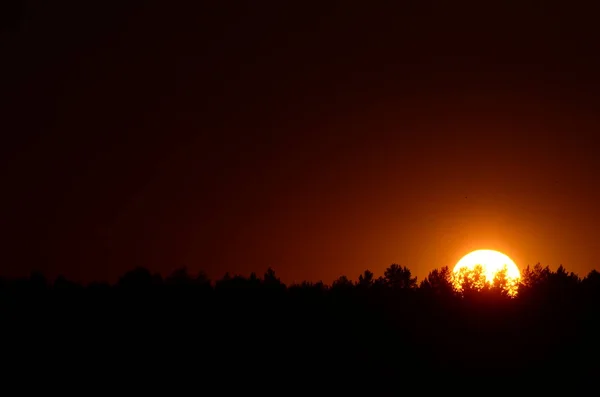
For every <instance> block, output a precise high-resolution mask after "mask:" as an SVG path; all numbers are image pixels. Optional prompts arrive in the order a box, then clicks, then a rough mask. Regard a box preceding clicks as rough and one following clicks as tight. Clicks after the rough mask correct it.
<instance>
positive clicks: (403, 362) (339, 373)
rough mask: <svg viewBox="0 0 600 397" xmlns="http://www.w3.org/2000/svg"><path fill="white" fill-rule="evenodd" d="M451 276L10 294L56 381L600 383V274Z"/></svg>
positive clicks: (14, 324) (137, 285)
mask: <svg viewBox="0 0 600 397" xmlns="http://www.w3.org/2000/svg"><path fill="white" fill-rule="evenodd" d="M477 271H478V270H477V269H476V270H474V271H472V272H471V274H470V275H469V277H471V280H475V279H477V277H478V275H477V274H475V273H477ZM451 276H452V273H451V272H450V270H449V269H448V268H447V267H444V268H441V269H436V270H433V271H432V272H431V273H430V274H429V275H428V276H427V278H425V279H424V280H421V281H420V282H418V280H417V279H416V277H413V276H412V274H411V272H410V270H409V269H408V268H406V267H402V266H398V265H391V266H390V267H389V268H388V269H386V270H385V273H384V275H381V276H377V277H376V276H375V275H374V274H373V273H372V272H370V271H368V270H366V271H365V272H364V273H363V274H361V275H359V276H358V278H357V279H356V280H350V279H349V278H347V277H346V276H342V277H340V278H338V279H337V280H336V281H335V282H334V283H333V284H332V285H330V286H329V285H325V284H323V283H321V282H319V283H309V282H304V283H301V284H294V285H285V284H284V283H282V282H281V281H280V279H279V278H278V277H277V275H276V273H275V272H274V271H273V270H272V269H270V268H269V269H268V270H267V271H266V273H265V274H264V275H263V276H257V275H256V274H254V273H253V274H251V275H249V276H248V277H244V276H240V275H230V274H226V275H225V276H224V277H222V278H221V279H218V280H214V281H213V282H211V280H209V279H208V278H207V277H206V276H205V275H204V274H202V273H201V274H198V275H191V274H188V272H187V271H186V269H185V268H182V269H179V270H176V271H174V272H173V273H172V274H170V275H168V276H167V277H162V276H161V275H158V274H152V273H150V272H149V271H148V270H146V269H144V268H136V269H133V270H131V271H129V272H127V273H125V274H124V275H123V276H122V277H121V278H120V279H119V281H118V282H117V283H116V284H113V285H109V284H106V283H91V284H88V285H85V286H83V285H80V284H77V283H73V282H70V281H68V280H67V279H65V278H63V277H59V278H57V279H56V280H54V281H53V282H50V281H48V280H46V279H45V278H44V276H43V275H41V274H32V275H31V277H29V278H25V279H14V280H6V279H5V280H2V283H1V284H0V307H1V309H2V311H1V316H2V321H3V330H4V332H5V339H4V340H5V341H6V342H9V343H8V344H7V346H8V347H7V349H6V350H5V351H6V353H8V352H9V351H11V350H12V353H14V354H15V355H16V356H20V359H21V360H22V361H25V362H27V361H29V360H31V359H32V357H36V360H41V359H42V357H44V356H46V357H47V354H50V353H45V352H52V353H51V354H52V356H51V357H54V358H53V359H52V360H58V359H59V357H60V360H59V361H52V360H51V363H49V362H46V363H47V365H50V367H48V368H46V370H47V371H50V372H52V373H54V371H57V372H61V371H68V372H71V371H75V372H73V373H79V372H78V371H81V370H82V369H83V368H85V371H84V372H86V371H87V372H91V373H92V374H94V373H95V374H96V376H97V375H99V374H101V373H106V374H117V373H121V372H122V371H124V372H125V373H130V372H131V371H141V372H140V373H141V374H142V376H143V378H144V379H145V380H144V382H148V381H149V379H151V378H152V376H159V377H162V378H164V377H169V376H174V377H175V379H177V378H178V377H186V376H193V379H196V380H202V382H208V381H210V380H211V379H215V378H214V377H225V378H229V379H231V380H230V382H231V387H234V386H236V385H237V386H238V387H242V386H241V384H242V383H243V382H245V381H243V380H242V379H246V378H247V377H250V378H253V377H268V378H269V379H270V380H269V382H277V384H279V385H281V387H289V388H292V389H294V388H297V389H296V390H299V389H301V388H304V387H311V388H312V387H319V385H331V384H337V383H341V384H344V385H339V386H338V387H339V388H340V390H341V389H343V388H344V387H348V386H349V384H351V383H352V382H359V383H360V382H367V380H371V382H373V383H372V384H371V385H370V386H369V390H370V393H372V394H379V393H392V394H395V393H396V392H397V391H398V390H397V389H398V388H399V387H401V386H399V385H398V383H397V382H403V381H407V382H408V381H409V380H411V379H413V378H415V377H416V378H419V377H424V378H428V377H434V378H436V379H437V378H439V379H442V378H443V379H454V380H455V381H457V382H460V381H465V382H470V381H474V380H476V379H479V380H480V381H484V380H486V379H487V380H489V381H492V380H495V381H498V382H500V381H501V380H502V379H504V378H505V377H506V376H510V377H511V379H521V380H520V382H524V381H530V382H534V381H536V379H538V380H539V379H548V377H549V376H550V375H549V374H553V373H556V374H560V375H559V379H556V381H555V384H556V385H558V384H562V383H561V382H573V381H575V380H580V381H587V382H590V381H592V380H593V379H596V376H597V373H598V372H597V371H598V370H599V369H600V367H599V365H598V361H597V357H598V354H599V353H600V349H599V347H598V346H599V345H598V343H597V337H598V332H599V331H600V322H599V321H598V318H599V315H600V273H598V272H596V271H592V272H590V273H589V274H588V275H587V276H586V277H584V278H583V279H582V278H580V277H578V276H577V275H575V274H573V273H569V272H568V271H567V270H565V269H564V268H563V267H562V266H561V267H559V268H558V269H557V270H556V271H552V270H550V269H549V268H548V267H542V266H541V265H539V264H538V265H536V266H534V267H532V268H529V267H528V268H527V269H525V270H524V272H523V277H522V280H521V283H520V285H519V293H518V295H517V296H516V297H510V296H509V295H508V294H507V293H506V290H505V289H504V288H503V284H502V282H501V277H498V278H497V279H496V281H495V283H494V284H492V285H489V284H485V285H484V286H483V287H482V286H481V284H480V285H479V286H477V285H476V283H474V282H473V283H469V282H467V283H466V284H464V285H463V288H462V290H461V292H457V291H456V289H455V288H454V287H453V286H452V282H451ZM6 356H7V357H8V355H6ZM106 365H108V366H110V368H106V367H105V366H106ZM63 366H64V368H63ZM61 368H63V369H61ZM103 368H104V369H103ZM151 374H155V375H151ZM78 376H79V375H78ZM106 376H108V377H109V378H110V379H111V382H112V381H115V380H114V378H112V377H113V375H106ZM557 376H558V375H557ZM219 379H220V378H219ZM386 379H387V380H391V379H397V381H390V382H389V383H388V382H386V381H385V380H386ZM431 382H434V384H433V385H432V386H431V387H439V386H440V385H438V384H436V383H435V382H438V381H437V380H436V381H431ZM440 382H441V380H440ZM534 383H535V382H534ZM146 386H148V385H146ZM366 386H367V384H359V385H356V387H366ZM407 387H408V386H407ZM410 387H413V386H410ZM242 388H243V387H242ZM268 390H270V391H271V392H273V390H272V389H268ZM344 390H345V389H344Z"/></svg>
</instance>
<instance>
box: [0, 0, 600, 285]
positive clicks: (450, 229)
mask: <svg viewBox="0 0 600 397" xmlns="http://www.w3.org/2000/svg"><path fill="white" fill-rule="evenodd" d="M81 3H85V4H81ZM105 3H111V2H99V1H98V2H97V1H91V2H79V1H71V0H69V1H65V0H58V1H55V2H51V3H49V2H42V1H20V2H18V1H17V2H12V3H11V2H8V3H7V4H8V5H3V6H2V7H5V9H4V10H1V12H0V14H1V15H3V17H2V20H1V22H0V23H1V28H2V33H1V36H0V37H1V45H2V48H1V50H2V54H3V55H2V66H0V68H1V70H0V72H1V73H0V76H1V77H0V84H1V87H2V90H1V92H2V94H0V105H1V109H2V110H0V112H1V113H0V116H1V118H0V119H1V120H3V121H2V124H1V128H2V131H3V133H2V137H3V138H2V144H1V145H0V177H1V180H2V194H1V196H0V219H1V222H0V274H2V275H6V276H14V275H26V274H29V272H31V271H33V270H36V271H42V272H44V273H45V274H46V275H48V276H49V277H56V276H57V275H59V274H63V275H65V276H66V277H68V278H70V279H74V280H78V281H82V282H88V281H91V280H108V281H114V280H116V279H117V277H118V276H120V275H121V274H122V273H124V272H125V271H127V270H130V269H132V268H133V267H136V266H145V267H148V268H149V269H150V270H151V271H154V272H160V273H162V274H163V275H166V274H168V273H170V272H171V271H172V270H174V269H176V268H179V267H182V266H186V267H187V268H188V269H189V271H190V272H192V273H196V272H198V271H200V270H202V271H205V272H206V273H207V274H208V275H209V276H210V277H212V278H218V277H221V276H222V275H223V274H224V273H225V272H226V271H228V272H230V273H236V274H242V275H248V274H249V273H250V272H253V271H254V272H257V273H258V274H262V273H263V272H264V271H265V270H266V269H267V268H268V267H272V268H273V269H275V271H276V273H277V274H278V275H279V276H280V277H281V278H282V280H283V281H284V282H288V283H290V282H297V281H302V280H311V281H317V280H323V281H325V282H331V281H332V280H333V279H335V278H337V277H338V276H340V275H347V276H348V277H350V278H353V279H356V278H357V277H358V275H359V274H360V273H361V272H362V271H364V270H365V269H370V270H372V271H373V272H375V274H376V275H381V274H382V273H383V271H384V269H385V268H386V267H387V266H389V265H390V264H392V263H397V264H400V265H402V266H407V267H409V268H410V269H411V270H412V271H413V273H414V274H415V275H417V276H418V277H419V279H422V278H423V277H424V276H426V275H427V273H428V272H429V271H431V270H432V269H434V268H436V267H441V266H446V265H448V266H453V265H454V264H455V263H456V262H457V261H458V260H459V259H460V258H461V257H462V256H463V255H465V254H467V253H468V252H470V251H472V250H475V249H482V248H486V249H496V250H499V251H502V252H503V253H505V254H507V255H509V256H510V257H511V258H512V259H513V260H514V261H515V262H516V263H517V265H519V266H521V267H523V266H526V265H533V264H535V263H537V262H541V263H542V264H543V265H549V266H551V267H552V268H556V267H557V266H558V265H560V264H563V265H564V266H565V267H566V268H567V269H568V270H570V271H574V272H575V273H578V274H579V275H581V276H584V275H585V274H587V273H588V272H589V271H590V270H592V269H594V268H598V267H597V263H596V258H595V257H596V255H597V253H596V250H597V249H598V248H599V246H598V243H597V236H598V234H599V233H600V223H599V222H600V211H599V210H598V206H597V203H598V202H600V188H598V183H597V181H598V177H597V176H596V175H597V170H600V160H599V159H598V149H599V146H600V145H599V143H597V141H598V139H597V137H596V135H597V132H598V127H599V126H600V121H599V120H598V116H599V114H600V113H599V111H600V107H599V105H600V103H599V101H600V100H599V99H598V98H600V95H598V94H599V91H600V78H599V77H598V73H597V70H599V67H600V58H599V57H598V55H597V45H596V43H597V42H598V39H599V38H600V37H599V36H600V34H599V32H598V27H597V23H596V21H595V19H594V15H595V13H594V12H592V10H591V8H589V7H588V8H586V6H585V4H584V3H581V4H578V2H568V3H565V2H553V1H545V2H539V1H535V2H534V1H518V2H517V1H514V2H513V1H503V2H494V1H491V2H475V1H470V2H451V4H449V2H441V1H431V2H421V1H399V2H394V4H393V5H392V4H387V5H378V4H377V2H348V1H346V2H306V1H303V2H294V1H291V2H275V1H259V2H249V1H248V2H245V1H237V2H232V3H231V4H228V5H224V4H218V3H219V2H185V3H184V2H162V4H161V2H158V1H154V0H151V1H145V2H133V1H130V2H123V3H120V4H119V5H118V6H117V5H112V4H105ZM483 3H484V4H483Z"/></svg>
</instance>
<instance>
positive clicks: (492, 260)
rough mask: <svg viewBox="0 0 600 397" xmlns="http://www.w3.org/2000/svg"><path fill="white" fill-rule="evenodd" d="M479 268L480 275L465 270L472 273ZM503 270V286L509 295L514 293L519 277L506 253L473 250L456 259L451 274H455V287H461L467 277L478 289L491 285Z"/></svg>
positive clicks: (513, 263)
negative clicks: (468, 273)
mask: <svg viewBox="0 0 600 397" xmlns="http://www.w3.org/2000/svg"><path fill="white" fill-rule="evenodd" d="M477 270H480V272H481V277H480V278H479V279H478V278H477V277H478V276H477V275H473V274H471V275H467V274H466V273H467V272H471V273H474V272H476V271H477ZM502 271H505V272H506V273H505V275H504V276H505V282H506V285H505V288H506V289H507V290H508V293H509V294H510V295H515V294H516V284H517V282H518V281H519V279H520V278H521V273H520V272H519V268H518V267H517V265H516V264H515V262H513V260H512V259H510V258H509V257H508V256H507V255H505V254H503V253H501V252H498V251H494V250H477V251H473V252H471V253H469V254H467V255H465V256H464V257H462V258H461V260H459V261H458V263H457V264H456V265H455V266H454V269H453V271H452V272H453V274H454V276H455V282H454V285H455V287H456V288H457V289H462V288H463V287H464V285H463V284H464V283H465V277H469V278H470V279H471V280H470V281H471V282H472V283H473V284H474V285H475V288H478V289H480V288H481V287H482V286H483V285H485V284H487V285H492V284H493V282H494V279H495V278H496V277H497V276H498V275H501V273H502Z"/></svg>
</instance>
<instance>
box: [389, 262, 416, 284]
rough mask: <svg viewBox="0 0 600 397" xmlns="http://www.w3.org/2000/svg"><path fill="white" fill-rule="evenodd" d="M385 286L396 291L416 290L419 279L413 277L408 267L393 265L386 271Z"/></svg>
mask: <svg viewBox="0 0 600 397" xmlns="http://www.w3.org/2000/svg"><path fill="white" fill-rule="evenodd" d="M383 276H384V280H385V285H387V286H388V287H390V288H394V289H414V288H416V287H417V278H416V277H412V274H411V271H410V269H408V268H407V267H406V266H399V265H397V264H395V263H394V264H392V265H391V266H390V267H388V268H387V269H385V272H384V274H383Z"/></svg>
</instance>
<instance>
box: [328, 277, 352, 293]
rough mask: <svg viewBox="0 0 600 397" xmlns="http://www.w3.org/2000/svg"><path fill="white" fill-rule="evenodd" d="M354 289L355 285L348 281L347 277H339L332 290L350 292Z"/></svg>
mask: <svg viewBox="0 0 600 397" xmlns="http://www.w3.org/2000/svg"><path fill="white" fill-rule="evenodd" d="M352 287H354V283H353V282H352V281H350V280H348V277H346V276H340V277H338V278H337V279H336V280H334V281H333V284H332V285H331V288H332V289H336V290H340V289H344V290H349V289H352Z"/></svg>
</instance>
